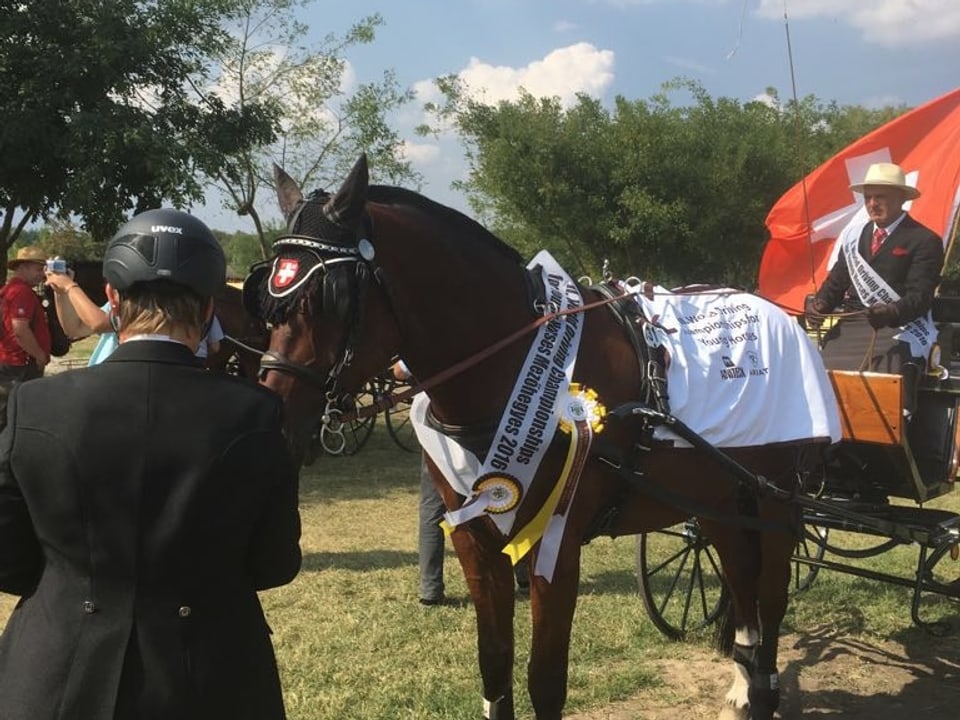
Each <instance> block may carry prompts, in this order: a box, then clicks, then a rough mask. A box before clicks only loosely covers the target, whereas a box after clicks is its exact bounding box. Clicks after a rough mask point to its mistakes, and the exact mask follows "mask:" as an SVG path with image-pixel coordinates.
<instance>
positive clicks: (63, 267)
mask: <svg viewBox="0 0 960 720" xmlns="http://www.w3.org/2000/svg"><path fill="white" fill-rule="evenodd" d="M47 270H49V271H50V272H52V273H60V274H61V275H62V274H63V273H65V272H66V271H67V261H66V260H64V259H63V258H62V257H55V258H50V259H49V260H47Z"/></svg>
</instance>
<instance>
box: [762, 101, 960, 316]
mask: <svg viewBox="0 0 960 720" xmlns="http://www.w3.org/2000/svg"><path fill="white" fill-rule="evenodd" d="M877 162H893V163H897V164H898V165H899V166H900V167H901V168H903V171H904V173H905V174H906V176H907V183H908V184H910V185H913V186H914V187H916V188H917V189H918V190H919V191H920V197H919V198H917V199H916V200H914V201H912V203H907V204H905V205H904V209H906V210H909V211H910V215H911V216H913V217H914V219H916V220H918V221H919V222H921V223H923V224H924V225H926V226H927V227H928V228H930V229H931V230H933V231H934V232H936V233H937V234H939V235H940V237H942V238H943V240H944V243H946V242H947V241H948V239H949V238H950V236H951V233H952V232H953V228H954V225H955V224H956V222H957V207H958V202H960V88H958V89H957V90H954V91H952V92H949V93H947V94H946V95H943V96H941V97H939V98H937V99H936V100H932V101H931V102H928V103H927V104H926V105H921V106H920V107H918V108H915V109H913V110H911V111H910V112H908V113H905V114H903V115H901V116H900V117H898V118H895V119H894V120H891V121H890V122H888V123H887V124H886V125H883V126H881V127H879V128H877V129H876V130H874V131H873V132H871V133H869V134H867V135H864V136H863V137H862V138H860V139H859V140H857V141H856V142H855V143H853V144H852V145H849V146H848V147H846V148H845V149H844V150H842V151H840V152H839V153H837V154H836V155H834V156H833V157H832V158H830V159H829V160H827V161H826V162H825V163H823V165H821V166H820V167H818V168H817V169H816V170H814V171H813V172H812V173H810V174H809V175H807V177H806V178H805V179H804V180H803V181H801V182H799V183H797V184H796V185H794V186H793V187H792V188H790V190H788V191H787V192H786V193H785V194H784V195H783V197H781V198H780V199H779V200H778V201H777V202H776V204H775V205H774V206H773V208H772V209H771V210H770V213H769V214H768V215H767V228H768V229H769V231H770V239H769V241H768V242H767V246H766V247H765V248H764V252H763V259H762V260H761V261H760V274H759V286H760V288H759V294H760V295H762V296H763V297H765V298H767V299H768V300H772V301H773V302H775V303H777V304H779V305H782V306H784V307H786V308H790V309H791V310H793V311H794V312H796V313H798V314H799V313H800V312H802V308H803V298H804V296H805V295H807V294H809V293H813V292H816V290H817V288H818V287H819V286H820V284H821V283H822V282H823V280H824V278H825V277H826V274H827V271H828V268H829V267H830V265H831V264H832V263H831V258H834V257H836V252H835V251H834V240H836V238H837V237H838V236H839V235H840V232H841V231H842V230H843V229H844V227H846V226H847V225H848V224H853V223H860V224H861V225H862V224H865V223H866V222H867V215H866V212H865V211H864V210H863V198H862V197H861V195H860V194H859V193H854V192H853V191H852V190H850V185H851V184H853V183H858V182H861V181H862V180H863V177H864V175H865V174H866V171H867V168H868V167H869V166H870V165H872V164H873V163H877ZM804 189H805V190H806V193H804ZM805 195H806V206H805V205H804V196H805Z"/></svg>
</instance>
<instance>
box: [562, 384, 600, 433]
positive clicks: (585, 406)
mask: <svg viewBox="0 0 960 720" xmlns="http://www.w3.org/2000/svg"><path fill="white" fill-rule="evenodd" d="M606 416H607V409H606V408H605V407H604V406H603V403H601V402H600V401H599V400H598V399H597V393H596V392H594V391H593V390H591V389H590V388H587V387H583V386H582V385H580V384H579V383H570V389H569V391H568V395H567V399H566V401H565V402H564V403H563V405H562V407H561V408H560V429H561V430H562V431H563V432H565V433H567V434H569V433H570V431H571V430H572V429H573V427H574V425H576V424H577V423H583V422H585V423H587V424H588V425H590V429H591V430H592V431H593V432H594V433H598V432H600V431H601V430H603V419H604V418H605V417H606Z"/></svg>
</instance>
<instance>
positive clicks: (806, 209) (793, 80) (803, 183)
mask: <svg viewBox="0 0 960 720" xmlns="http://www.w3.org/2000/svg"><path fill="white" fill-rule="evenodd" d="M783 27H784V30H785V31H786V35H787V60H788V62H789V64H790V87H791V90H792V91H793V111H794V120H795V125H796V130H797V151H798V155H799V158H800V170H801V172H802V173H803V175H802V177H801V179H800V189H801V191H802V193H803V215H804V221H805V223H804V224H805V225H806V228H807V254H808V256H809V258H810V286H811V287H812V288H813V290H814V292H816V290H817V278H816V267H815V266H814V263H813V223H812V222H811V221H810V202H809V199H808V197H807V172H806V168H807V161H806V157H805V156H804V152H803V150H804V143H803V136H802V134H801V130H802V129H803V128H802V125H801V123H800V120H801V118H800V100H799V98H798V97H797V76H796V73H795V72H794V68H793V45H792V43H791V42H790V18H789V17H788V16H787V0H783Z"/></svg>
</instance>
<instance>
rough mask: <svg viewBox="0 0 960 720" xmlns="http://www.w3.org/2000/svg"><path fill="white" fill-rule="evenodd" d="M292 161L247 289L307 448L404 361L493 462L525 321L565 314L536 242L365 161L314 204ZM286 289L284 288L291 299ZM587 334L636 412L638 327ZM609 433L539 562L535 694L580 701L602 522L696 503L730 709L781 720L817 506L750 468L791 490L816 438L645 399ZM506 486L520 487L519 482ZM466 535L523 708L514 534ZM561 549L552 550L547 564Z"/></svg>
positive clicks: (439, 415)
mask: <svg viewBox="0 0 960 720" xmlns="http://www.w3.org/2000/svg"><path fill="white" fill-rule="evenodd" d="M275 174H276V179H277V194H278V199H279V202H280V207H281V210H282V211H283V213H284V215H285V217H286V219H287V235H286V236H284V238H281V239H280V241H278V244H277V246H275V247H278V248H279V249H278V255H277V256H275V257H274V258H273V259H272V260H271V261H267V262H266V263H265V264H264V265H262V266H261V267H255V268H254V269H253V270H252V272H251V274H250V275H249V276H248V277H247V280H246V282H245V287H244V295H245V302H246V303H247V306H248V308H250V309H251V311H252V312H255V313H256V314H257V315H258V316H260V317H261V318H263V319H264V320H265V321H267V322H268V323H269V324H270V325H271V327H272V330H271V334H270V342H269V347H268V350H267V352H266V353H265V354H264V356H263V358H262V361H261V383H262V384H264V385H266V386H267V387H269V388H271V389H273V390H274V391H275V392H277V393H278V394H279V395H280V396H281V397H282V399H283V400H284V403H285V423H286V428H285V429H286V432H287V435H288V442H289V443H290V447H291V451H292V452H293V453H294V454H299V453H302V451H303V448H304V446H305V443H306V442H307V441H308V439H309V436H310V434H311V433H312V432H313V430H314V429H315V428H316V426H317V423H318V422H319V421H320V419H321V416H322V417H323V420H324V422H326V421H328V420H330V418H331V416H333V415H335V410H336V401H337V398H338V397H339V396H340V394H341V393H349V392H354V391H356V390H357V389H358V388H359V387H361V385H362V384H363V383H364V382H365V381H367V380H368V379H370V378H371V377H373V376H374V375H376V374H377V373H378V372H379V371H380V370H381V369H382V368H383V367H386V366H388V365H390V363H391V362H392V361H393V360H394V359H395V358H397V357H399V358H402V359H403V360H404V362H405V363H406V365H407V367H408V368H409V369H410V370H411V371H412V373H413V375H414V376H415V377H417V378H419V379H421V380H422V383H421V388H425V389H426V394H427V396H428V398H429V413H428V422H429V424H431V425H432V426H433V427H435V428H438V429H440V430H441V431H443V432H447V433H450V434H451V435H457V436H458V437H459V438H460V440H461V442H462V443H463V444H464V445H465V446H470V447H473V448H475V449H476V452H477V455H478V457H484V455H485V454H486V455H487V459H488V460H489V457H490V455H495V454H496V453H497V452H498V448H499V446H491V442H492V439H493V434H494V429H495V427H496V424H497V421H498V419H499V418H501V416H503V414H504V409H505V405H506V404H507V403H508V402H509V399H510V398H511V390H512V387H513V379H514V378H517V377H518V373H519V372H520V370H521V368H522V366H523V364H524V362H525V357H526V355H527V352H528V350H529V348H530V346H531V344H532V343H533V342H534V341H533V336H532V334H531V333H526V332H525V328H527V327H529V326H530V323H535V322H537V321H538V319H539V318H542V317H543V316H544V313H545V312H550V308H551V307H553V306H552V304H551V302H546V303H544V302H543V300H542V298H540V296H539V295H538V292H537V291H536V289H535V288H534V289H532V287H531V281H530V277H531V276H530V273H529V272H528V270H527V268H526V267H525V266H524V263H523V261H522V259H521V257H520V255H519V254H518V253H517V252H516V251H515V250H514V249H513V248H511V247H509V246H508V245H506V244H505V243H503V242H502V241H501V240H499V239H498V238H497V237H495V236H494V235H493V234H491V233H490V232H489V231H487V230H486V229H485V228H483V227H482V226H481V225H480V224H478V223H477V222H475V221H473V220H472V219H470V218H468V217H466V216H465V215H463V214H461V213H460V212H458V211H456V210H453V209H451V208H448V207H445V206H442V205H440V204H438V203H435V202H433V201H431V200H429V199H428V198H426V197H424V196H422V195H420V194H419V193H416V192H412V191H409V190H405V189H402V188H396V187H389V186H379V185H370V184H369V180H368V170H367V165H366V159H365V157H363V156H361V158H360V159H359V160H358V161H357V163H356V165H355V166H354V167H353V169H352V170H351V172H350V174H349V175H348V177H347V178H346V180H345V181H344V182H343V184H342V186H341V187H340V189H339V190H338V191H337V192H336V193H335V194H333V195H329V194H327V193H323V192H320V191H316V192H314V193H312V194H310V195H309V196H306V197H305V196H304V195H303V193H302V192H301V190H300V188H299V187H298V186H297V184H296V183H295V182H294V181H293V180H292V179H291V178H290V177H289V176H288V175H287V174H286V173H285V172H284V171H283V170H282V169H281V168H279V167H276V168H275ZM280 286H286V289H285V290H284V292H280V293H272V292H271V288H272V289H274V290H276V289H277V288H278V287H280ZM580 290H581V292H582V296H583V300H584V303H586V304H585V305H584V307H587V305H589V304H590V303H591V302H594V304H596V303H602V302H604V300H603V297H602V294H601V292H600V291H599V290H598V289H587V288H580ZM611 304H612V303H611ZM554 309H555V307H554ZM581 332H582V338H581V341H580V345H579V347H580V350H579V355H578V357H577V359H576V366H575V373H574V375H573V380H574V381H577V382H579V383H581V384H582V385H585V386H589V388H590V389H591V390H592V391H593V392H595V393H596V396H597V397H599V398H601V399H602V401H603V403H604V404H605V406H606V407H607V408H621V407H625V408H632V407H635V406H636V405H637V403H636V400H637V398H638V397H640V396H641V393H643V392H644V388H647V389H649V387H650V382H649V379H648V378H646V377H645V368H644V366H643V363H641V362H638V359H637V352H636V349H635V347H634V343H633V341H632V340H631V337H630V334H629V333H628V332H627V331H626V329H625V327H624V325H623V321H622V320H621V319H620V318H618V316H617V315H616V314H615V313H613V312H608V311H605V310H601V309H592V310H589V311H585V312H584V313H583V315H582V331H581ZM430 379H432V380H433V382H431V380H430ZM571 387H572V386H571ZM521 420H522V418H521ZM563 437H564V434H563V433H562V432H557V433H555V434H554V435H553V440H552V441H550V440H549V438H548V439H547V445H546V447H547V449H546V451H545V453H544V455H543V460H542V462H541V463H540V466H539V470H538V471H537V472H536V474H535V476H534V477H533V481H532V484H531V485H530V487H529V488H528V489H527V490H526V493H525V495H524V498H523V502H522V503H521V504H519V507H518V508H517V510H516V524H515V527H524V526H525V525H526V524H528V523H529V522H530V521H531V518H533V517H535V515H536V513H537V511H538V508H540V507H542V506H543V504H544V502H545V500H546V499H547V498H548V497H549V495H550V493H551V491H552V489H553V488H554V484H555V481H556V478H558V477H559V476H560V475H561V473H562V472H563V469H564V468H563V466H564V463H565V454H566V451H567V448H568V447H569V445H568V442H567V441H566V440H564V439H563ZM600 437H602V438H603V440H604V446H603V447H604V448H605V449H604V450H603V452H602V453H599V452H591V454H590V456H589V457H588V458H587V459H586V460H585V461H584V462H583V467H582V475H581V476H580V480H579V484H578V485H577V486H576V492H575V496H574V501H573V502H572V503H570V504H569V505H568V506H567V507H568V510H567V512H568V516H567V520H566V526H565V529H564V531H563V534H562V539H561V540H560V541H559V545H558V546H557V547H556V548H555V552H556V557H555V560H554V562H555V565H554V567H553V571H552V577H551V578H550V579H548V578H547V577H545V576H543V575H540V574H537V575H534V574H533V572H532V571H531V582H530V607H531V619H532V623H533V632H532V646H531V650H530V660H529V665H528V674H527V691H528V693H529V696H530V699H531V703H532V706H533V708H534V712H535V715H536V718H538V720H558V719H559V718H561V716H562V711H563V707H564V704H565V701H566V688H567V665H568V652H569V646H570V637H571V626H572V622H573V616H574V609H575V606H576V600H577V591H578V584H579V573H580V553H581V549H580V548H581V545H582V544H583V543H584V542H586V541H588V540H589V539H590V538H592V537H595V536H597V535H601V534H602V535H609V536H619V535H628V534H637V533H643V532H648V531H653V530H656V529H660V528H664V527H667V526H670V525H673V524H675V523H677V522H679V521H681V520H684V519H685V518H687V517H688V516H689V515H690V514H691V513H693V514H696V515H698V516H699V517H700V523H701V527H702V529H703V531H704V532H705V534H706V535H707V536H708V537H709V538H710V540H711V541H712V542H713V544H714V546H715V548H716V550H717V553H718V555H719V557H720V559H721V563H722V572H723V577H724V580H725V582H726V584H727V586H728V588H729V591H730V596H731V600H732V602H731V603H730V606H729V612H728V614H727V616H726V617H725V623H724V628H725V629H726V632H725V633H724V637H725V639H726V643H724V645H725V647H726V649H727V650H728V651H730V654H732V656H733V661H734V662H733V671H734V672H733V675H734V681H733V684H732V686H731V688H730V691H729V692H728V693H727V695H726V698H725V699H724V700H723V702H722V704H721V707H720V717H721V718H723V719H724V720H745V719H746V718H754V719H755V720H769V719H770V718H772V717H773V713H774V711H775V709H776V708H777V706H778V703H779V689H778V680H777V678H778V675H777V643H778V637H779V632H780V625H781V621H782V619H783V617H784V614H785V611H786V607H787V588H788V583H789V575H790V558H791V555H792V552H793V548H794V545H795V541H796V533H797V532H798V531H799V527H800V517H799V511H798V510H797V508H795V507H793V506H792V505H791V504H790V503H786V502H783V501H782V498H774V497H770V496H768V495H767V494H764V493H757V492H744V490H743V482H742V480H741V479H740V477H739V475H738V473H737V472H735V470H734V469H732V466H735V467H737V468H743V469H746V470H748V471H749V472H750V473H756V474H758V475H762V476H763V477H764V478H766V480H767V484H768V485H769V486H770V487H778V488H783V490H784V492H789V491H790V489H791V488H795V487H796V483H797V482H798V467H799V463H800V456H801V455H802V454H803V453H802V451H803V450H804V449H806V445H805V444H797V445H793V446H790V445H775V446H774V445H770V446H755V447H744V448H731V449H730V450H729V452H728V453H726V454H718V453H716V452H710V451H709V449H706V450H705V449H703V448H698V447H689V446H687V447H676V446H672V444H670V443H666V442H659V441H655V440H649V423H648V422H647V421H646V420H645V419H644V417H643V414H642V413H634V412H627V413H623V414H617V413H614V412H610V413H608V415H607V427H606V428H605V429H604V430H603V432H602V434H601V435H600ZM488 450H489V453H488V452H487V451H488ZM427 463H428V466H429V468H430V471H431V474H432V475H433V478H434V481H435V483H436V485H437V488H438V490H439V491H440V493H441V495H442V496H443V499H444V502H445V504H446V506H447V508H448V509H449V510H451V511H457V510H458V509H463V508H465V507H466V502H467V499H468V498H467V497H466V496H465V495H464V494H461V493H458V492H457V491H456V490H454V489H453V487H452V486H451V485H450V484H449V483H448V482H447V481H446V480H445V479H444V475H443V473H442V472H441V470H440V468H439V467H438V465H437V463H436V462H435V461H434V460H433V459H432V458H430V457H428V458H427ZM618 466H619V467H618ZM625 470H629V472H625ZM497 482H499V483H500V485H501V486H502V487H499V489H500V490H501V491H503V493H502V494H505V495H507V496H509V495H510V488H509V482H508V480H498V481H497ZM494 495H496V494H494ZM741 517H742V518H745V519H744V520H743V521H742V522H743V523H744V525H745V526H744V525H741V524H740V521H739V519H740V518H741ZM751 521H752V522H751ZM451 539H452V542H453V545H454V547H455V549H456V553H457V556H458V559H459V562H460V565H461V567H462V570H463V572H464V576H465V578H466V581H467V585H468V587H469V592H470V596H471V599H472V602H473V605H474V608H475V612H476V621H477V645H478V661H479V670H480V677H481V685H482V705H483V717H484V718H487V719H488V720H494V719H496V720H513V719H514V717H515V713H514V692H513V678H512V668H513V660H514V631H513V621H514V597H515V593H514V585H513V573H512V568H511V558H510V557H508V556H507V555H506V554H505V553H504V552H503V549H504V546H505V543H506V542H507V539H506V538H505V536H504V533H503V532H502V531H501V529H499V528H498V526H497V525H496V523H495V521H494V520H493V516H492V515H491V514H483V515H480V516H478V517H476V518H474V519H471V520H469V521H467V522H463V523H461V524H457V525H456V526H455V528H454V529H453V531H452V534H451ZM544 547H545V545H544V543H543V542H537V543H535V544H534V545H533V547H532V549H531V550H530V552H529V556H528V557H529V559H530V565H529V567H531V568H533V567H535V566H536V563H537V562H538V554H539V553H541V552H542V551H544Z"/></svg>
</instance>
